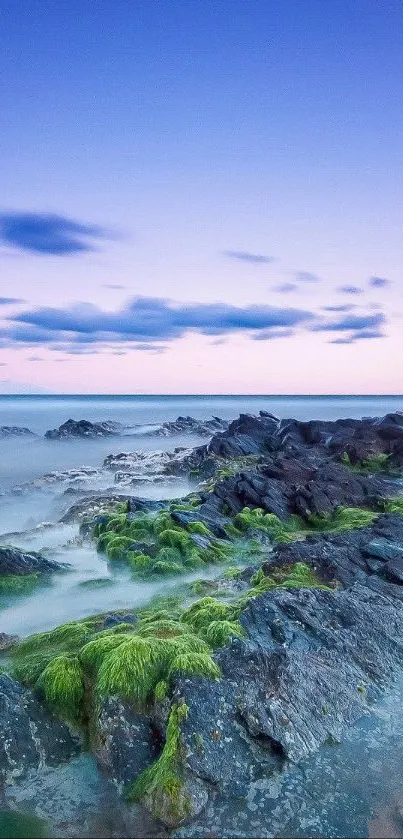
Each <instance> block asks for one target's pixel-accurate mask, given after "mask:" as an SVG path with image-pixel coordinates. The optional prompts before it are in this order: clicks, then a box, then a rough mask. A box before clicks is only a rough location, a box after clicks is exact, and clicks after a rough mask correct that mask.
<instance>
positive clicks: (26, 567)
mask: <svg viewBox="0 0 403 839" xmlns="http://www.w3.org/2000/svg"><path fill="white" fill-rule="evenodd" d="M66 567H67V566H66V564H65V563H63V564H61V563H59V562H54V560H51V559H47V558H46V557H44V556H42V554H40V553H37V552H36V551H29V552H28V551H23V550H21V549H20V548H14V547H13V546H12V545H0V576H8V575H11V574H12V575H16V576H20V575H23V574H36V573H40V574H48V573H50V572H52V571H61V570H63V569H64V568H66Z"/></svg>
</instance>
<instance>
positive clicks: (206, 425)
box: [155, 416, 228, 437]
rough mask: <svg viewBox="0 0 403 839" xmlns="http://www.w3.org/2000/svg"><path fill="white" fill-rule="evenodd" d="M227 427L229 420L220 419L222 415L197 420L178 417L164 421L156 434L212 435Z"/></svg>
mask: <svg viewBox="0 0 403 839" xmlns="http://www.w3.org/2000/svg"><path fill="white" fill-rule="evenodd" d="M227 428H228V422H227V420H223V419H220V417H213V418H212V419H209V420H197V419H195V418H194V417H189V416H188V417H178V418H177V419H176V420H174V421H173V422H163V423H162V425H161V427H160V428H159V429H158V430H156V431H155V434H156V435H157V436H161V437H170V436H171V435H175V434H197V435H200V436H203V437H204V436H211V435H212V434H214V433H216V432H218V431H225V430H226V429H227Z"/></svg>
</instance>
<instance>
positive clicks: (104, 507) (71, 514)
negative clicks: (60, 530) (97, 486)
mask: <svg viewBox="0 0 403 839" xmlns="http://www.w3.org/2000/svg"><path fill="white" fill-rule="evenodd" d="M127 500H128V496H127V495H120V494H116V493H115V494H114V493H100V494H98V495H90V496H89V497H87V498H83V499H82V500H81V501H77V503H76V504H73V505H72V506H71V507H69V509H68V510H67V511H66V512H65V513H64V515H63V516H61V518H60V519H59V521H60V523H61V524H71V522H74V521H77V520H79V521H80V519H83V518H84V517H85V516H97V515H100V514H102V513H103V512H112V511H113V509H114V508H115V507H116V505H117V504H122V503H126V502H127Z"/></svg>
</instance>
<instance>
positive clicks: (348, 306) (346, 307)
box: [322, 303, 357, 312]
mask: <svg viewBox="0 0 403 839" xmlns="http://www.w3.org/2000/svg"><path fill="white" fill-rule="evenodd" d="M356 308H357V306H356V304H355V303H342V304H341V305H340V306H322V312H352V311H353V309H356Z"/></svg>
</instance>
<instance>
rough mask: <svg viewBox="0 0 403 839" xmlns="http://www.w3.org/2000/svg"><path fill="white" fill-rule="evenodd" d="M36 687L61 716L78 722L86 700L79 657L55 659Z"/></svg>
mask: <svg viewBox="0 0 403 839" xmlns="http://www.w3.org/2000/svg"><path fill="white" fill-rule="evenodd" d="M35 687H36V689H37V691H38V692H39V693H41V694H43V696H44V698H45V699H46V702H47V703H48V704H49V705H50V706H51V708H52V709H53V710H54V711H55V712H56V713H57V714H58V715H59V716H61V717H63V718H64V719H67V720H70V721H71V722H77V721H78V719H79V717H80V712H81V707H82V702H83V699H84V681H83V675H82V670H81V667H80V663H79V660H78V658H77V657H70V656H68V655H60V656H57V657H56V658H54V659H53V660H52V661H50V662H49V664H47V666H46V667H45V669H44V670H43V672H42V673H41V675H40V677H39V678H38V680H37V682H36V685H35Z"/></svg>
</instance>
